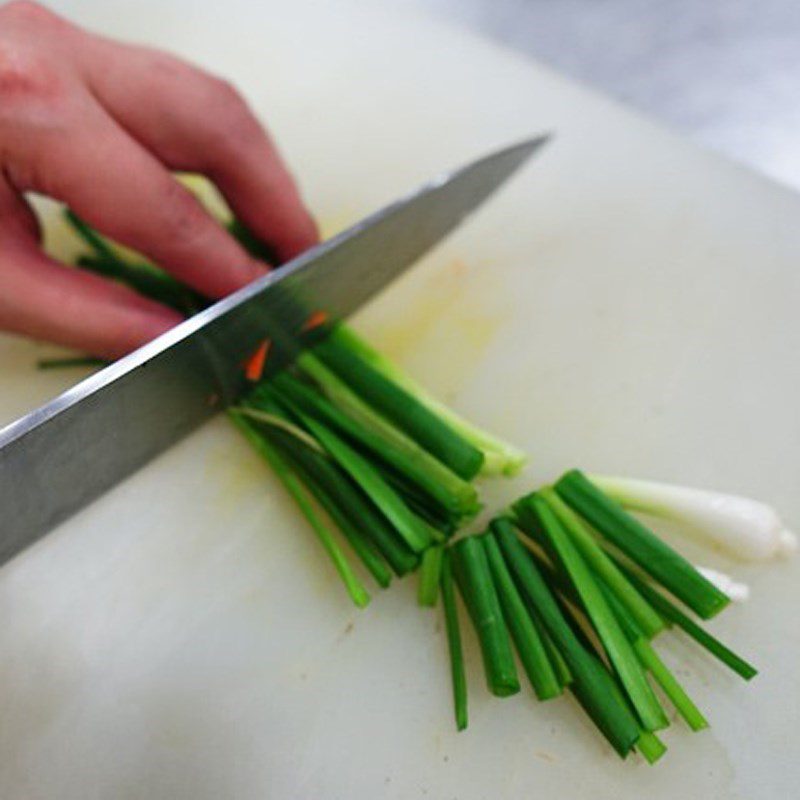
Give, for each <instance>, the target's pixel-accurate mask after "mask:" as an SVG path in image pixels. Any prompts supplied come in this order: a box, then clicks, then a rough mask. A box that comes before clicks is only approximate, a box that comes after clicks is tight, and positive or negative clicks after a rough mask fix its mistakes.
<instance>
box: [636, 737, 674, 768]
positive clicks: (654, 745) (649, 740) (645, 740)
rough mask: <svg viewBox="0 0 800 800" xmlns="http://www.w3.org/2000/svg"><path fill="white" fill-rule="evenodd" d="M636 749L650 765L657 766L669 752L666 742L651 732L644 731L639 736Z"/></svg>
mask: <svg viewBox="0 0 800 800" xmlns="http://www.w3.org/2000/svg"><path fill="white" fill-rule="evenodd" d="M636 749H637V750H638V751H639V752H640V753H641V754H642V755H643V756H644V758H645V760H646V761H647V763H648V764H655V763H656V761H658V760H659V759H660V758H661V756H663V755H664V753H666V752H667V746H666V745H665V744H664V742H662V741H661V739H659V738H658V736H656V735H655V734H654V733H652V732H651V731H642V732H641V733H640V734H639V739H638V741H637V742H636Z"/></svg>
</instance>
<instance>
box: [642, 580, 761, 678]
mask: <svg viewBox="0 0 800 800" xmlns="http://www.w3.org/2000/svg"><path fill="white" fill-rule="evenodd" d="M627 575H628V578H629V579H630V581H631V583H633V584H634V586H636V588H637V589H638V590H639V591H640V592H641V593H642V594H643V595H644V596H645V597H646V598H647V599H648V600H649V601H650V603H651V604H652V605H653V607H654V608H655V609H656V610H657V611H658V612H659V614H661V615H662V616H663V617H664V618H665V619H667V620H669V621H670V622H673V623H675V625H677V626H678V627H679V628H682V629H683V631H684V632H685V633H687V634H688V635H689V636H691V637H692V639H694V640H695V641H696V642H697V643H698V644H699V645H701V646H702V647H704V648H705V649H706V650H707V651H708V652H709V653H711V655H713V656H714V657H715V658H717V659H719V660H720V661H721V662H722V663H723V664H725V665H726V666H727V667H729V668H730V669H732V670H733V671H734V672H735V673H736V674H737V675H740V676H741V677H742V678H744V679H745V680H746V681H749V680H750V679H751V678H754V677H755V676H756V675H758V670H757V669H756V668H755V667H754V666H753V665H752V664H749V663H748V662H747V661H745V660H744V659H743V658H742V657H741V656H739V655H737V654H736V653H734V652H733V650H731V649H730V648H729V647H727V646H726V645H724V644H723V643H722V642H721V641H720V640H719V639H717V638H716V637H714V636H712V635H711V634H710V633H709V632H708V631H706V630H705V629H704V628H702V627H701V626H700V625H698V624H697V623H696V622H695V621H694V620H693V619H691V618H690V617H687V616H686V614H684V613H683V611H681V610H680V609H679V608H678V607H677V606H676V605H675V604H674V603H673V602H672V601H670V600H669V599H667V598H666V597H664V595H663V594H661V592H659V591H658V590H657V589H655V588H654V587H652V586H650V585H649V584H648V583H646V582H645V581H643V580H641V579H640V578H639V577H638V576H636V575H634V574H633V572H631V571H627Z"/></svg>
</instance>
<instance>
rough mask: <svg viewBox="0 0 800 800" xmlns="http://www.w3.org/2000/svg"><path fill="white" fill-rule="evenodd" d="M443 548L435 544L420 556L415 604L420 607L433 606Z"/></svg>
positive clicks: (440, 569) (437, 590) (440, 571)
mask: <svg viewBox="0 0 800 800" xmlns="http://www.w3.org/2000/svg"><path fill="white" fill-rule="evenodd" d="M443 553H444V546H443V545H440V544H437V545H434V546H433V547H429V548H428V549H427V550H426V551H425V552H424V553H423V554H422V562H421V564H420V568H419V590H418V592H417V602H418V603H419V604H420V605H421V606H431V607H433V606H435V605H436V598H437V596H438V594H439V580H440V577H441V573H442V554H443Z"/></svg>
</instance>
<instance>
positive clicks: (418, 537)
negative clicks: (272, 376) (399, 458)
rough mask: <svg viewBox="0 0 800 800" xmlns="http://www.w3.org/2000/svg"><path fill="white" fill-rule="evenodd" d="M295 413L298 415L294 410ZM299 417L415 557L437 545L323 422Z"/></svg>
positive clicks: (354, 453)
mask: <svg viewBox="0 0 800 800" xmlns="http://www.w3.org/2000/svg"><path fill="white" fill-rule="evenodd" d="M292 410H293V411H297V409H294V408H293V409H292ZM298 413H299V416H300V417H301V419H302V421H303V424H304V425H305V426H306V428H308V429H309V430H310V431H311V433H312V434H313V435H314V436H315V437H316V439H317V440H318V441H319V442H320V444H321V445H322V446H323V447H324V448H325V449H326V450H327V451H328V453H330V455H331V456H332V458H333V459H334V460H335V461H336V462H337V463H338V464H339V466H340V467H341V468H342V469H343V470H344V471H345V472H347V473H348V474H349V475H350V477H351V478H352V479H353V480H354V481H355V482H356V483H357V484H358V485H359V486H360V487H361V489H362V490H363V491H364V493H365V494H366V495H367V496H368V497H369V498H370V500H372V502H373V503H374V504H375V506H376V507H377V508H378V509H379V510H380V512H381V513H382V514H383V515H384V516H385V517H386V518H387V519H388V520H389V522H391V523H392V525H393V526H394V527H395V529H396V530H397V532H398V533H399V534H400V536H401V537H402V538H403V540H404V541H405V542H406V544H407V545H408V546H409V547H410V548H411V549H412V550H413V551H414V552H415V553H421V552H422V551H423V550H424V549H425V548H426V547H428V546H429V545H430V544H431V543H432V542H433V537H432V536H431V531H430V529H429V528H428V526H427V525H426V524H425V523H424V522H423V521H422V520H421V519H420V518H419V517H417V516H416V515H415V514H414V513H413V512H412V511H411V510H410V509H409V507H408V506H407V505H406V504H405V503H404V502H403V499H402V498H401V497H400V495H399V494H397V492H395V490H394V489H392V487H391V486H389V484H388V483H387V482H386V481H385V480H384V479H383V478H382V477H381V476H380V475H379V474H378V472H377V471H376V470H375V469H373V467H372V466H371V464H370V463H369V462H368V461H367V460H366V459H364V458H363V457H362V456H361V455H359V454H358V453H357V452H356V451H355V450H354V449H353V448H351V447H350V446H349V445H348V444H346V443H345V442H344V440H342V439H340V438H339V437H338V436H337V435H336V434H335V433H334V432H333V431H332V430H330V428H328V427H327V426H326V425H324V424H323V423H321V422H320V421H319V420H317V419H314V418H312V417H309V416H307V415H305V414H302V412H298Z"/></svg>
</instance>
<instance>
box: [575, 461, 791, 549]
mask: <svg viewBox="0 0 800 800" xmlns="http://www.w3.org/2000/svg"><path fill="white" fill-rule="evenodd" d="M589 480H591V482H592V483H593V484H594V485H595V486H597V488H598V489H600V490H601V491H602V492H604V493H605V494H606V495H607V496H608V497H610V498H611V499H613V500H615V501H616V502H617V503H619V504H620V505H621V506H622V507H623V508H625V509H627V510H631V511H640V512H642V513H644V514H649V515H651V516H654V517H660V518H662V519H669V520H673V521H674V522H678V523H680V524H681V525H684V526H685V527H686V528H687V530H688V531H689V532H690V533H692V534H693V535H695V536H698V537H700V538H703V539H705V540H707V541H709V542H711V543H712V544H713V545H714V546H715V547H720V548H722V549H724V550H726V551H727V552H728V553H729V554H731V555H732V556H734V557H735V558H739V559H745V560H752V561H763V560H765V559H769V558H774V557H776V556H778V557H782V556H787V555H790V554H791V553H793V552H794V551H795V550H797V537H796V536H795V535H794V534H793V533H792V532H791V531H789V530H788V528H787V527H786V526H785V525H784V523H783V521H782V520H781V518H780V517H779V516H778V514H777V512H776V511H775V509H774V508H772V506H769V505H767V504H766V503H762V502H759V501H758V500H752V499H750V498H749V497H740V496H738V495H732V494H724V493H722V492H712V491H708V490H703V489H693V488H690V487H688V486H674V485H671V484H667V483H660V482H657V481H642V480H634V479H631V478H614V477H608V476H603V475H590V476H589Z"/></svg>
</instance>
